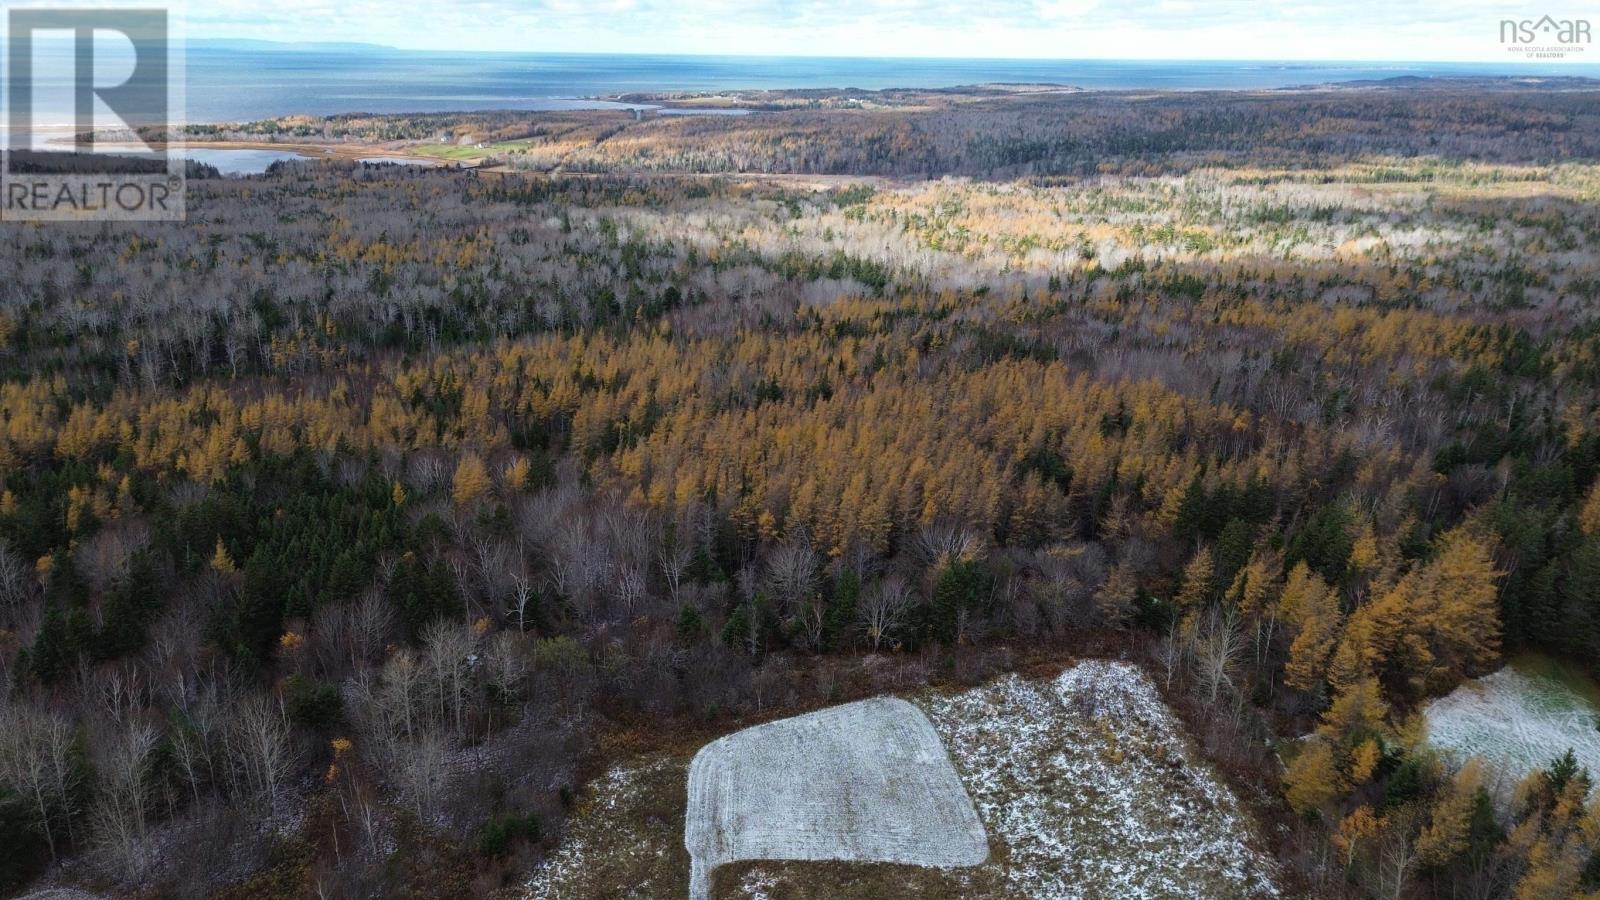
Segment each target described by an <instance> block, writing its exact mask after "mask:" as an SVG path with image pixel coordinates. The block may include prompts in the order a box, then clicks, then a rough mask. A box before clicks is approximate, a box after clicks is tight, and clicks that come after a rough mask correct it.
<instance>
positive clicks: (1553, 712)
mask: <svg viewBox="0 0 1600 900" xmlns="http://www.w3.org/2000/svg"><path fill="white" fill-rule="evenodd" d="M1422 714H1423V718H1424V719H1425V720H1426V721H1427V725H1428V742H1429V743H1430V744H1433V745H1434V746H1435V747H1438V748H1439V749H1441V750H1444V751H1446V752H1448V753H1449V754H1451V755H1452V756H1454V757H1456V758H1457V759H1458V760H1461V759H1466V758H1467V757H1471V756H1477V757H1480V758H1482V759H1483V760H1484V762H1486V763H1489V764H1490V765H1492V766H1495V767H1497V768H1499V769H1500V770H1501V771H1502V772H1504V773H1505V774H1506V775H1507V776H1509V777H1508V778H1507V779H1505V780H1504V782H1503V788H1502V789H1503V790H1509V789H1510V788H1511V787H1512V786H1514V785H1515V784H1516V783H1517V782H1519V781H1521V780H1522V779H1523V778H1524V777H1526V776H1527V774H1528V773H1529V772H1531V771H1533V770H1534V769H1536V768H1545V767H1548V766H1549V765H1550V763H1551V761H1552V760H1554V759H1555V758H1556V757H1558V756H1560V755H1561V754H1563V753H1565V752H1567V750H1569V749H1570V750H1572V752H1573V755H1574V756H1575V757H1577V760H1578V763H1579V765H1582V766H1586V767H1587V768H1588V769H1589V772H1590V774H1591V775H1597V776H1600V730H1597V729H1596V722H1595V710H1594V708H1593V707H1592V706H1591V705H1590V704H1589V702H1588V701H1587V699H1585V698H1584V697H1583V696H1582V695H1581V694H1579V693H1578V692H1577V691H1575V690H1573V689H1572V688H1570V687H1568V686H1567V685H1565V684H1563V683H1561V681H1559V680H1558V679H1555V678H1549V677H1541V676H1539V675H1537V674H1530V673H1528V672H1523V671H1520V670H1519V669H1517V668H1515V667H1513V666H1507V667H1506V668H1503V669H1501V670H1500V671H1498V672H1495V673H1494V674H1492V675H1488V676H1485V677H1483V678H1479V679H1476V680H1474V681H1469V682H1467V683H1466V684H1463V685H1461V686H1460V687H1458V688H1456V689H1455V690H1454V691H1452V692H1451V693H1450V694H1448V695H1446V696H1444V697H1440V698H1439V699H1437V700H1435V701H1433V702H1432V703H1430V704H1428V706H1427V707H1426V708H1425V709H1424V710H1423V711H1422ZM1502 799H1503V798H1502Z"/></svg>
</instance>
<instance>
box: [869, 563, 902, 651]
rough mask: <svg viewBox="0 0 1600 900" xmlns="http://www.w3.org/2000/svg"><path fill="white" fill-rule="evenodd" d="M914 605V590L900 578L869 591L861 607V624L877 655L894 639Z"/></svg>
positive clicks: (891, 579) (892, 577)
mask: <svg viewBox="0 0 1600 900" xmlns="http://www.w3.org/2000/svg"><path fill="white" fill-rule="evenodd" d="M912 602H913V597H912V593H911V590H910V589H909V588H908V587H906V583H905V579H903V578H901V577H900V576H899V575H890V576H888V577H886V578H884V579H883V580H882V581H879V582H878V583H877V584H875V585H873V586H872V587H871V588H870V589H868V590H867V592H866V594H865V596H863V597H862V598H861V603H860V606H859V610H860V620H861V625H862V627H863V628H864V629H865V630H866V633H867V640H868V641H870V642H871V643H872V649H873V650H874V651H877V650H878V649H880V648H881V647H882V646H883V642H884V641H885V640H892V639H893V636H894V634H895V633H896V632H898V631H899V629H900V627H901V626H902V625H903V624H904V623H905V620H906V617H907V616H908V615H910V613H911V607H912Z"/></svg>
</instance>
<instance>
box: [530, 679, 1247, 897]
mask: <svg viewBox="0 0 1600 900" xmlns="http://www.w3.org/2000/svg"><path fill="white" fill-rule="evenodd" d="M907 706H911V707H913V709H912V712H918V711H919V710H920V712H919V713H918V715H917V716H916V719H918V720H921V721H922V722H924V723H926V724H927V725H928V726H930V727H931V732H932V735H933V736H934V738H935V740H936V741H937V743H938V745H939V746H938V747H937V748H929V746H928V743H927V734H926V733H923V734H917V735H907V734H905V733H904V732H903V731H902V732H897V729H904V728H909V727H911V726H909V725H908V724H906V723H909V722H911V721H914V720H913V719H911V717H910V716H908V715H907V714H906V712H905V707H907ZM886 713H887V714H886ZM924 716H925V718H924ZM885 730H887V732H888V733H887V734H886V733H884V732H885ZM916 730H918V731H920V726H918V727H917V729H916ZM841 732H845V733H846V734H848V735H849V737H848V739H847V740H845V741H844V742H843V744H842V745H841V743H840V742H839V740H838V735H839V734H840V733H841ZM856 732H859V734H858V733H856ZM874 733H875V735H876V736H873V737H868V735H869V734H874ZM874 747H876V748H878V750H877V752H876V754H875V755H874V754H872V753H871V752H870V751H872V749H873V748H874ZM708 752H709V753H710V755H709V756H708V755H707V754H708ZM919 754H921V755H922V756H923V757H924V758H929V759H932V760H934V761H933V762H932V763H930V765H932V766H933V767H935V768H938V767H940V766H942V767H944V768H950V767H952V766H953V770H954V775H955V777H956V778H957V779H959V784H957V785H956V786H955V788H954V794H952V793H951V792H950V789H949V788H948V786H947V783H946V782H944V780H943V776H938V777H935V778H926V779H924V780H926V781H927V782H929V785H928V786H924V787H919V788H918V790H925V791H928V792H929V795H928V796H926V797H924V798H923V799H921V800H918V801H915V802H916V803H917V804H920V805H922V806H924V807H928V808H934V809H936V810H938V811H937V812H935V813H933V814H931V815H926V816H924V820H925V821H923V822H921V823H908V822H905V821H903V820H901V819H897V817H896V816H897V811H898V810H900V809H903V808H904V807H897V806H895V804H893V803H885V802H883V799H882V798H883V797H885V796H890V797H892V796H897V795H902V794H904V793H905V791H906V790H907V789H908V788H907V786H905V785H901V786H898V787H895V786H890V785H887V784H883V785H879V786H878V787H875V788H871V789H870V790H869V788H868V786H867V785H866V784H865V783H864V782H866V780H867V779H866V777H865V775H864V773H870V772H880V773H881V772H889V773H892V772H899V771H901V769H902V763H901V762H899V761H895V762H892V763H886V762H885V761H884V760H881V759H879V758H878V757H884V758H885V759H887V758H891V757H893V758H896V759H898V760H903V759H907V758H916V757H917V756H918V755H919ZM702 760H703V761H702ZM689 768H690V766H689V763H688V761H687V760H684V759H662V758H657V759H655V760H652V761H650V762H648V763H646V764H643V765H641V766H640V767H639V769H638V770H637V772H635V773H633V774H628V773H625V772H622V771H620V770H619V771H618V772H613V773H612V774H611V775H608V776H607V778H605V779H603V780H602V782H601V783H600V785H597V786H596V788H595V790H594V791H593V792H592V794H591V796H592V799H590V800H588V801H586V804H585V806H584V808H582V809H580V810H579V811H578V814H577V815H576V816H575V817H574V819H573V822H572V833H571V835H569V837H568V838H567V839H566V841H564V843H563V846H562V847H561V848H559V849H558V850H557V851H556V854H555V855H554V857H553V859H552V860H551V861H550V862H549V863H547V865H546V866H545V868H543V869H541V870H540V871H539V872H538V873H536V874H535V876H534V880H533V883H532V885H531V895H532V896H535V897H541V898H558V897H560V898H580V897H588V896H596V895H597V894H605V895H608V896H628V897H645V896H651V897H671V896H679V897H681V896H684V894H686V893H688V892H689V890H690V859H689V852H686V851H685V844H687V845H688V848H689V851H690V852H692V853H693V854H694V855H695V856H696V857H697V858H698V861H701V862H704V863H707V864H708V865H706V866H705V867H704V869H705V870H707V871H709V869H710V868H711V867H712V866H715V867H716V871H715V877H714V878H709V877H708V878H706V879H705V880H704V886H705V888H706V890H707V891H708V895H709V896H712V897H716V898H734V897H738V898H763V900H766V898H772V900H776V898H829V900H847V898H861V900H866V898H882V897H906V898H915V897H926V898H943V897H963V898H993V900H999V898H1017V897H1028V898H1063V900H1065V898H1085V900H1091V898H1093V900H1098V898H1106V900H1110V898H1119V900H1120V898H1140V897H1150V898H1156V897H1197V896H1199V897H1236V898H1253V897H1272V896H1276V895H1277V893H1278V891H1277V887H1276V885H1275V884H1274V864H1273V862H1272V860H1271V859H1270V858H1269V857H1268V856H1267V855H1266V854H1264V853H1262V852H1261V851H1260V849H1259V841H1258V839H1257V835H1256V826H1255V823H1254V822H1253V821H1252V820H1251V819H1250V817H1249V816H1248V814H1247V813H1246V812H1245V811H1244V810H1243V809H1242V808H1241V806H1240V804H1239V802H1238V801H1237V800H1236V799H1235V798H1234V796H1233V795H1232V793H1231V792H1230V791H1229V790H1228V788H1227V787H1226V786H1225V785H1224V784H1222V782H1221V781H1220V780H1219V779H1218V778H1217V776H1216V775H1215V774H1214V773H1213V772H1212V771H1211V769H1210V768H1209V766H1207V765H1206V764H1205V762H1204V761H1203V760H1201V759H1200V758H1199V755H1198V753H1197V752H1196V750H1195V749H1194V747H1193V746H1192V745H1191V742H1190V741H1189V739H1188V737H1187V736H1186V735H1185V732H1184V730H1183V727H1182V725H1181V723H1180V722H1179V721H1178V720H1177V718H1176V717H1175V716H1174V715H1173V714H1172V712H1171V711H1170V710H1168V709H1167V707H1166V706H1165V705H1164V704H1163V703H1162V701H1161V699H1160V695H1159V694H1158V692H1157V691H1156V688H1155V686H1154V685H1153V684H1152V683H1151V681H1150V679H1149V678H1148V677H1146V676H1145V674H1144V673H1143V672H1141V671H1140V670H1139V669H1138V668H1136V667H1134V666H1132V665H1128V664H1125V663H1116V662H1102V661H1090V662H1084V663H1081V664H1079V665H1076V666H1073V667H1072V668H1069V669H1067V670H1066V671H1065V672H1063V673H1061V675H1060V676H1058V677H1057V678H1054V679H1045V680H1029V679H1024V678H1021V677H1018V676H1014V675H1012V676H1006V677H1003V678H1000V679H997V680H995V681H993V682H990V683H989V684H986V685H984V686H981V687H978V688H974V689H971V690H968V691H963V692H960V693H955V694H938V693H934V692H926V693H923V694H920V695H917V696H914V697H912V698H911V699H910V702H909V703H908V702H907V701H904V700H892V699H888V698H880V699H877V700H872V701H866V702H865V703H852V704H847V705H845V706H840V707H835V708H833V709H830V710H824V711H822V712H821V713H812V714H809V715H806V716H799V717H796V718H794V719H787V720H781V721H778V722H773V723H769V724H767V725H761V726H756V727H755V728H752V729H747V730H746V731H742V732H738V733H736V734H733V735H730V736H728V737H726V738H722V739H720V740H718V741H714V742H712V743H711V744H708V745H706V747H705V748H703V749H702V751H701V753H700V754H699V755H698V756H697V757H696V763H695V769H696V770H697V771H696V772H693V773H689V774H687V775H686V770H687V769H689ZM708 777H709V778H710V780H707V779H708ZM874 777H880V778H882V777H886V776H882V775H879V776H874ZM896 777H899V776H896ZM851 779H854V780H855V781H856V782H857V784H856V785H855V786H854V787H844V788H836V787H834V786H832V785H831V784H830V782H832V781H849V780H851ZM686 781H687V782H689V783H692V784H693V785H694V786H693V787H690V785H689V784H686ZM702 781H704V782H705V783H704V785H702V784H700V783H699V782H702ZM746 783H748V784H752V785H755V786H756V787H755V789H754V791H753V792H752V793H750V794H749V795H748V796H744V795H742V794H741V793H740V790H739V789H738V788H737V787H736V786H737V785H740V784H746ZM791 785H800V786H801V787H798V788H796V789H797V790H799V791H800V793H799V794H795V795H790V794H787V793H785V792H787V791H789V790H790V786H791ZM939 785H945V786H939ZM830 791H832V792H834V794H832V795H830V794H829V792H830ZM840 791H843V792H844V793H845V794H846V795H849V794H850V792H852V791H861V792H863V793H861V794H860V795H859V796H855V797H853V798H852V799H849V800H847V801H844V802H841V803H834V802H832V801H831V800H829V797H830V796H832V797H833V798H834V799H837V793H838V792H840ZM934 792H937V796H938V797H939V798H944V799H935V797H934V796H933V793H934ZM697 795H699V799H696V796H697ZM953 795H954V796H960V797H961V799H962V801H963V803H966V802H969V801H968V798H970V803H971V806H969V807H967V808H968V810H969V811H971V810H975V812H976V816H977V821H976V822H967V823H965V824H963V821H962V816H961V815H960V813H959V812H957V811H956V810H957V809H958V807H953V806H949V805H948V804H949V802H950V801H949V799H948V798H949V797H950V796H953ZM686 801H687V802H686ZM818 802H821V803H822V804H823V805H821V806H817V805H814V804H815V803H818ZM940 804H946V805H940ZM697 809H698V810H702V811H709V812H711V813H712V815H713V817H714V818H713V819H712V820H708V819H707V818H706V812H700V813H696V812H695V810H697ZM852 809H859V810H861V811H862V812H863V818H861V819H856V818H855V817H854V814H853V813H850V812H848V810H852ZM669 810H670V811H669ZM686 810H687V811H688V815H687V816H685V812H686ZM729 812H732V814H733V816H734V817H733V818H728V817H727V816H728V814H729ZM718 817H720V818H718ZM697 819H698V822H699V824H696V821H697ZM830 819H831V821H832V822H833V824H832V825H830V824H829V822H830ZM712 821H715V823H716V824H715V826H714V829H713V831H719V832H721V833H722V834H723V835H724V838H717V837H715V835H714V834H708V832H707V828H708V826H709V825H710V823H711V822H712ZM674 825H676V828H677V829H678V830H677V831H676V834H674V833H673V832H674ZM913 828H915V830H917V831H920V832H923V833H926V834H928V835H929V836H930V837H929V838H928V840H930V841H937V842H939V844H938V846H934V847H931V848H930V849H929V850H928V851H927V855H926V856H925V857H923V859H924V860H926V861H927V862H926V863H924V864H917V863H918V862H919V860H917V859H911V858H906V857H899V858H900V859H902V862H900V863H887V862H862V861H852V860H861V859H871V858H879V859H885V858H895V857H890V856H889V854H890V853H891V852H898V851H895V850H893V849H892V848H893V847H894V846H895V844H894V843H893V841H895V840H899V838H898V837H895V838H893V839H892V840H891V837H890V836H893V835H904V834H908V833H911V832H910V831H909V830H908V829H913ZM985 833H986V834H987V847H986V849H987V850H988V851H989V852H988V857H987V859H984V857H983V854H982V852H981V851H980V850H978V848H979V847H981V846H983V844H982V842H983V840H984V835H985ZM679 836H681V838H680V839H677V840H674V838H678V837H679ZM724 839H726V840H727V841H728V843H726V844H719V843H717V841H718V840H724ZM964 842H965V843H964ZM885 847H890V848H891V849H885ZM796 848H801V849H796ZM958 851H960V852H970V853H972V856H973V857H975V858H976V859H977V860H981V863H980V864H978V865H972V864H970V862H962V861H957V860H956V855H957V852H958ZM777 852H786V853H790V854H792V856H798V854H799V853H800V852H807V853H812V854H814V855H815V856H819V857H820V856H822V855H824V854H825V853H834V854H837V857H838V858H835V859H829V860H824V859H814V860H812V859H807V858H790V859H787V860H784V859H755V858H751V857H754V856H755V855H756V854H757V853H771V854H772V855H776V853H777ZM869 854H879V855H877V856H872V855H869ZM613 855H616V856H617V857H618V858H625V859H627V860H629V862H628V864H627V865H626V866H625V867H623V868H626V869H627V871H626V873H624V872H623V871H621V870H620V869H618V870H617V871H612V869H616V868H617V867H616V866H610V865H609V864H607V863H606V862H605V861H606V860H609V859H611V858H612V857H613ZM970 858H971V857H969V859H970ZM727 860H732V861H727ZM941 860H942V862H941ZM908 863H911V864H908ZM597 878H598V879H600V880H596V879H597ZM633 884H641V885H642V884H648V885H649V887H648V888H640V889H638V890H634V889H632V887H631V886H632V885H633ZM623 885H628V887H623ZM706 895H707V894H700V895H696V896H706Z"/></svg>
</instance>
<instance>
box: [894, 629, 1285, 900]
mask: <svg viewBox="0 0 1600 900" xmlns="http://www.w3.org/2000/svg"><path fill="white" fill-rule="evenodd" d="M922 703H923V706H924V708H925V709H927V711H928V715H929V717H930V718H931V719H932V720H933V723H934V727H935V728H937V729H938V731H939V733H940V735H941V736H942V737H943V738H944V740H945V744H946V746H948V747H949V748H950V751H951V755H952V756H954V757H955V760H956V767H957V768H959V769H960V770H961V773H962V780H963V781H964V782H965V783H966V785H967V789H968V790H969V791H970V792H971V793H972V797H973V800H974V801H975V802H976V803H977V804H978V812H979V815H981V816H982V817H983V820H984V822H985V824H987V825H988V826H989V828H990V829H991V831H992V832H993V833H994V835H995V837H996V838H997V839H998V840H999V841H1000V842H1001V843H1003V844H1004V845H1005V846H1006V847H1007V849H1008V853H1007V855H1006V861H1005V865H1004V881H1005V884H1006V886H1007V892H1006V893H1007V895H1008V896H1016V897H1035V898H1045V897H1049V898H1077V897H1106V898H1112V897H1117V898H1133V897H1266V896H1273V895H1275V894H1276V889H1275V887H1274V885H1273V881H1272V871H1273V864H1272V862H1271V860H1270V859H1269V858H1268V857H1266V856H1265V855H1264V854H1262V853H1260V852H1258V851H1257V850H1255V849H1253V847H1252V846H1251V841H1250V838H1251V835H1252V832H1253V828H1254V826H1253V823H1252V822H1251V821H1250V819H1249V818H1248V817H1247V816H1246V815H1245V814H1244V813H1243V811H1242V810H1241V809H1240V808H1239V804H1238V801H1237V800H1235V799H1234V797H1233V795H1232V794H1231V792H1229V790H1228V789H1227V787H1226V786H1224V785H1223V784H1222V783H1221V782H1219V781H1218V780H1217V779H1216V777H1215V776H1214V775H1213V774H1212V773H1211V772H1210V770H1209V769H1208V768H1207V767H1206V766H1205V765H1204V763H1202V762H1200V761H1199V760H1198V759H1197V758H1196V756H1195V753H1194V751H1193V750H1192V749H1191V748H1190V746H1189V743H1188V741H1187V739H1186V738H1185V737H1184V732H1183V728H1182V725H1181V724H1180V723H1179V722H1178V721H1177V719H1176V718H1175V717H1174V716H1173V714H1172V713H1171V712H1170V711H1169V710H1168V709H1167V707H1166V706H1165V705H1164V704H1163V703H1162V702H1161V699H1160V697H1159V695H1158V694H1157V693H1156V689H1155V686H1154V685H1153V684H1151V682H1150V679H1149V678H1148V677H1146V676H1145V675H1144V673H1143V672H1141V671H1139V669H1137V668H1135V667H1134V666H1131V665H1128V664H1126V663H1115V662H1102V661H1091V662H1085V663H1080V664H1079V665H1076V666H1074V667H1072V668H1070V669H1068V670H1067V671H1065V672H1063V673H1062V674H1061V675H1060V676H1059V677H1058V678H1056V679H1055V680H1054V681H1053V682H1050V681H1046V682H1038V681H1026V680H1023V679H1021V678H1018V677H1016V676H1008V677H1005V678H1001V679H1000V680H998V681H995V682H992V683H990V684H989V685H987V686H985V687H981V688H977V689H975V690H971V691H967V692H965V693H961V694H956V695H954V696H949V697H938V696H930V697H927V698H924V699H923V700H922Z"/></svg>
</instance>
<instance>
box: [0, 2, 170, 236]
mask: <svg viewBox="0 0 1600 900" xmlns="http://www.w3.org/2000/svg"><path fill="white" fill-rule="evenodd" d="M134 2H138V0H134ZM176 21H177V20H176V17H175V16H174V15H173V14H172V12H171V11H170V10H169V9H168V8H166V7H159V8H158V7H138V6H118V7H95V8H88V7H83V6H72V7H60V8H55V7H21V8H12V9H9V10H7V12H6V15H5V17H4V29H5V30H4V35H3V38H0V46H3V47H4V48H5V59H6V63H5V66H4V68H3V69H0V98H3V100H0V107H3V109H0V121H3V122H4V124H5V130H4V133H3V134H0V139H3V141H0V143H3V145H4V154H3V159H0V221H10V222H83V221H99V222H160V221H167V222H172V221H181V220H182V219H183V218H184V186H185V185H184V172H185V167H186V163H185V161H184V158H183V156H182V155H181V154H180V153H179V152H177V151H178V150H179V148H178V147H177V146H176V145H175V143H173V141H172V138H173V137H174V134H175V132H176V131H177V130H178V128H179V127H180V126H181V123H182V115H181V113H182V107H183V48H182V46H181V44H180V42H179V41H178V39H177V32H176V29H175V27H174V26H175V24H176Z"/></svg>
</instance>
